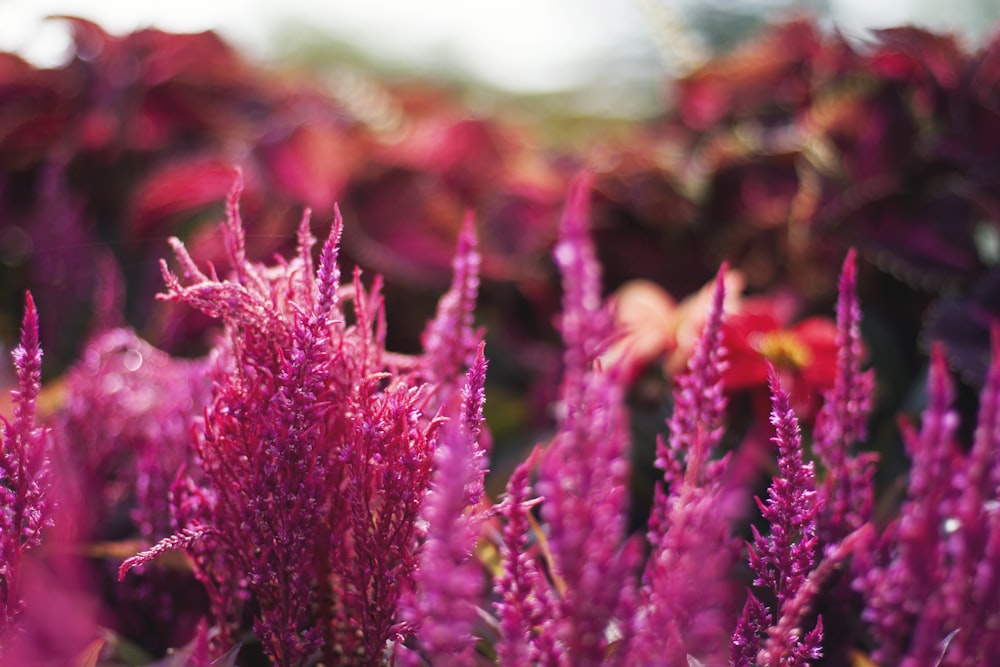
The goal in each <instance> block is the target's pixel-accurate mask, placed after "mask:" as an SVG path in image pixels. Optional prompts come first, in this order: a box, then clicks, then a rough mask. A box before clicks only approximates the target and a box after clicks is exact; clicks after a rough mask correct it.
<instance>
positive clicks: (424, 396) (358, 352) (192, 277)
mask: <svg viewBox="0 0 1000 667" xmlns="http://www.w3.org/2000/svg"><path fill="white" fill-rule="evenodd" d="M239 191H240V188H239V184H237V186H236V187H235V188H234V190H233V192H232V193H231V195H230V198H229V202H228V207H227V219H226V223H225V228H224V235H225V242H226V247H227V250H228V254H229V259H230V262H231V263H232V265H233V270H234V274H233V277H232V279H229V280H220V279H218V278H217V277H216V275H215V273H214V270H213V271H212V272H210V274H209V275H205V274H204V273H202V272H201V271H200V270H199V269H198V268H197V266H196V265H195V263H194V261H193V260H192V259H191V257H190V256H189V255H188V254H187V252H186V251H185V249H184V247H183V245H182V244H180V242H179V241H174V242H173V244H174V247H175V250H176V252H177V256H178V260H179V261H180V263H181V266H182V268H183V272H184V276H185V282H187V283H189V284H186V285H185V284H183V283H182V282H181V280H180V279H179V278H178V277H177V276H175V275H174V274H173V273H171V272H169V271H168V270H167V269H166V268H165V265H164V276H165V279H166V282H167V286H168V293H167V294H166V295H165V297H164V298H166V299H170V300H178V301H182V302H185V303H188V304H190V305H193V306H195V307H196V308H198V309H200V310H202V311H203V312H205V313H208V314H209V315H212V316H215V317H221V318H222V319H223V321H224V322H225V323H226V326H227V339H226V341H225V343H224V347H225V349H226V351H227V354H228V355H231V363H230V366H229V367H228V369H227V372H226V373H225V374H224V376H223V377H221V378H220V379H219V380H218V381H217V383H216V387H215V390H214V393H213V397H212V400H211V402H210V403H209V405H208V407H207V408H206V411H205V417H204V424H203V425H201V426H199V428H198V429H197V433H196V439H195V451H196V454H197V457H198V460H199V469H198V470H197V473H198V476H197V477H196V478H195V479H193V480H191V481H188V482H185V483H183V484H181V485H179V486H178V487H177V488H176V490H175V493H174V495H175V502H174V505H175V513H176V516H177V519H178V528H179V529H180V530H181V531H182V532H181V533H179V534H178V538H177V539H179V540H180V542H179V543H178V546H183V547H184V548H185V549H186V550H187V551H188V552H189V553H191V554H192V556H194V559H195V562H196V564H197V566H198V569H199V573H200V576H201V577H202V578H203V580H204V581H205V583H206V586H207V589H208V591H209V595H210V597H211V598H212V601H213V605H214V610H215V614H216V616H217V619H216V620H217V621H218V622H219V623H220V625H221V629H222V630H223V633H224V637H231V636H232V633H233V632H234V631H235V630H236V629H237V627H236V625H234V621H235V620H236V619H238V618H239V612H240V600H241V599H243V598H245V597H246V596H247V595H249V596H251V597H252V600H253V608H255V609H257V612H256V614H255V618H254V630H255V632H256V633H257V634H258V636H259V637H260V638H261V641H262V642H263V644H264V647H265V650H266V651H267V653H268V655H269V656H270V657H271V659H272V660H273V661H274V663H275V664H277V665H281V666H298V665H302V664H304V663H305V662H306V661H307V660H308V659H309V657H310V656H311V655H313V654H314V653H315V652H316V651H319V652H320V654H321V655H322V659H323V661H324V662H325V663H326V664H329V665H337V664H371V665H374V664H378V663H380V662H381V660H382V658H383V653H384V651H385V650H386V647H387V643H389V642H390V641H392V640H395V639H399V638H401V637H402V636H403V634H405V633H406V631H407V625H406V624H405V623H403V622H402V621H401V619H400V618H399V616H398V603H399V599H400V595H401V594H402V592H403V590H404V589H406V588H408V587H410V586H411V584H412V577H413V572H414V569H415V568H416V567H417V558H416V553H415V550H416V545H417V537H418V530H417V519H418V512H419V509H420V505H421V503H422V501H423V499H424V495H425V492H426V490H427V488H428V484H429V481H430V475H431V468H432V462H433V456H434V450H435V446H436V443H437V438H438V427H439V421H438V420H436V419H435V415H436V410H435V412H427V406H428V405H433V404H434V394H435V392H436V391H437V390H438V388H439V387H442V386H443V385H444V384H446V383H448V382H451V383H454V385H455V386H458V385H459V383H460V382H461V377H460V376H459V377H454V378H445V377H444V375H445V372H446V371H445V370H443V369H439V368H438V366H439V365H438V366H435V365H434V364H431V366H434V367H435V369H436V370H437V372H438V376H437V377H435V380H436V382H435V383H433V384H431V383H428V382H427V381H426V379H425V375H426V369H427V368H428V363H427V362H426V361H425V360H423V359H420V358H416V359H414V358H409V357H403V356H401V355H393V354H390V353H388V352H386V350H385V349H384V336H385V322H384V316H383V313H382V305H381V299H380V295H379V289H380V283H379V281H378V280H376V281H375V283H374V285H373V287H372V288H371V289H370V290H366V289H365V288H364V286H363V285H362V283H361V277H360V272H358V271H355V273H354V278H353V281H352V282H351V284H349V285H341V284H340V272H339V270H338V267H337V251H338V242H339V238H340V230H341V226H342V223H341V222H340V219H339V217H338V218H337V220H336V221H335V223H334V228H333V230H332V232H331V234H330V237H329V239H328V240H327V242H326V243H325V245H324V247H323V250H322V252H321V253H320V261H319V267H318V269H317V270H316V271H315V272H314V270H313V263H312V256H311V248H312V245H313V243H314V239H313V238H312V235H311V234H310V233H309V226H308V224H309V220H308V216H306V217H304V218H303V221H302V224H301V225H300V229H299V234H298V238H299V250H298V254H297V256H296V257H295V258H294V259H292V260H291V261H289V262H287V263H281V264H279V265H277V266H274V267H265V266H260V265H255V264H251V263H249V262H248V261H247V260H246V251H245V247H244V230H243V227H242V223H241V221H240V218H239V212H238V208H237V206H238V196H239ZM467 245H469V248H472V247H474V244H467ZM472 257H473V251H472V250H468V252H466V253H465V254H464V256H463V260H462V261H463V262H465V263H466V265H467V266H468V267H469V269H468V270H467V271H466V273H465V274H464V275H463V277H462V278H461V279H460V280H461V281H462V282H463V283H466V284H463V285H460V286H457V287H456V288H455V290H454V291H453V292H452V293H456V292H457V293H459V294H462V295H463V297H462V299H461V300H460V301H459V305H458V306H457V307H454V308H444V307H443V308H442V309H441V310H440V311H439V312H440V313H444V315H443V317H447V318H454V317H457V316H460V315H461V313H459V312H458V311H460V310H461V309H462V308H464V307H466V306H467V304H468V303H469V300H468V294H469V290H470V287H469V286H470V285H471V290H472V294H473V295H474V289H475V288H474V286H475V279H476V278H475V276H476V274H475V262H474V261H473V260H472ZM348 301H353V309H352V311H351V312H347V311H346V310H345V309H344V303H345V302H348ZM460 320H461V321H457V320H453V321H455V322H456V326H457V327H459V328H460V329H461V328H462V327H463V326H464V325H463V322H465V321H466V320H465V319H464V316H462V317H460ZM470 336H472V333H471V331H459V332H458V335H457V336H456V340H457V341H459V343H460V344H461V345H464V344H465V343H466V341H468V340H470ZM461 345H460V346H459V347H457V348H452V347H451V346H449V345H445V346H444V348H443V349H442V352H441V354H442V355H443V357H442V358H452V359H458V360H461V359H462V355H463V353H462V352H461V350H462V349H463V348H462V347H461ZM442 391H444V390H443V389H442ZM445 394H449V392H447V391H446V392H445ZM185 529H186V530H187V531H188V532H186V533H185V532H183V531H184V530H185ZM166 546H170V545H166ZM158 548H159V549H162V548H163V546H161V547H158ZM155 551H156V548H154V550H153V551H152V552H148V553H147V554H146V555H143V556H141V557H140V558H139V559H138V560H136V561H133V563H138V562H143V561H145V560H147V559H148V558H149V557H150V556H152V555H154V552H155ZM123 574H124V569H123Z"/></svg>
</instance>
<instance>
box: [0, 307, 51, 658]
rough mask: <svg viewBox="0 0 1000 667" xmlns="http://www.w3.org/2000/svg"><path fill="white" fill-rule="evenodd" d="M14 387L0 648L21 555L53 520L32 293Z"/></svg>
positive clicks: (0, 497)
mask: <svg viewBox="0 0 1000 667" xmlns="http://www.w3.org/2000/svg"><path fill="white" fill-rule="evenodd" d="M11 356H12V357H13V358H14V368H15V370H16V373H17V389H16V390H14V391H13V392H12V397H13V399H14V400H13V402H14V415H13V420H12V421H8V420H7V419H5V418H2V417H0V420H2V438H0V647H2V645H3V642H2V637H3V636H4V635H5V634H6V632H7V631H8V630H9V629H11V628H12V626H13V625H14V623H15V622H16V618H17V616H18V613H19V612H20V610H21V606H22V600H21V594H20V590H19V588H18V582H19V580H20V573H21V559H22V557H23V555H24V553H25V552H26V551H27V550H29V549H32V548H34V547H37V546H38V545H39V543H40V542H41V531H42V529H43V528H44V527H45V526H46V525H48V524H49V523H50V521H51V517H50V511H49V510H50V508H49V491H50V487H51V480H50V474H49V461H48V452H47V448H48V445H47V437H48V436H47V431H46V429H45V428H43V427H42V426H40V425H39V424H38V423H37V421H36V414H37V402H38V394H39V392H40V391H41V385H42V382H41V378H42V348H41V346H40V345H39V343H38V311H37V310H36V309H35V301H34V299H32V298H31V293H30V292H29V293H26V294H25V297H24V319H23V322H22V325H21V343H20V345H18V346H17V347H15V348H14V350H13V352H12V353H11Z"/></svg>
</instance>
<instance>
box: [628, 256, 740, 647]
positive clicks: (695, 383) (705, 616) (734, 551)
mask: <svg viewBox="0 0 1000 667" xmlns="http://www.w3.org/2000/svg"><path fill="white" fill-rule="evenodd" d="M725 271H726V267H725V265H723V266H722V268H721V269H720V270H719V274H718V277H717V279H716V283H715V291H714V293H713V299H712V304H711V308H710V311H709V314H708V318H707V321H706V324H705V327H704V329H703V330H702V332H701V335H700V337H699V339H698V342H697V344H696V346H695V351H694V353H693V354H692V356H691V359H690V360H689V362H688V370H687V372H686V373H685V374H684V375H682V376H681V377H680V378H678V380H677V386H676V387H675V389H674V411H673V414H672V416H671V417H670V419H669V421H668V427H669V438H668V439H664V438H662V437H661V438H660V439H659V441H658V443H657V458H656V465H657V467H659V468H660V469H661V470H663V471H664V483H666V484H667V485H669V487H668V488H667V489H664V487H663V486H661V485H657V486H656V488H655V492H654V493H655V495H654V500H653V509H652V512H651V516H650V522H649V533H648V537H649V543H650V547H651V553H650V557H649V560H648V561H647V563H646V571H645V576H644V577H643V584H642V587H641V589H640V613H639V620H638V623H637V629H636V648H635V656H634V659H635V660H636V661H637V662H641V663H657V662H661V661H664V662H665V663H666V664H684V663H685V662H686V660H687V659H688V656H691V657H693V658H695V659H697V660H704V661H706V662H708V663H714V662H719V661H722V660H724V659H725V653H726V651H727V646H728V640H729V638H730V635H731V634H732V621H731V617H732V615H733V614H735V612H736V609H735V608H733V605H734V604H735V591H733V590H732V586H731V584H730V583H729V580H728V579H729V573H730V572H731V571H732V570H733V567H734V565H735V564H736V559H737V555H738V543H737V541H736V540H735V539H734V538H733V537H732V536H731V535H730V523H731V521H732V519H733V518H734V517H733V516H732V511H731V510H730V509H728V508H729V507H730V506H732V503H731V502H728V499H727V494H728V493H730V491H729V490H728V489H726V488H724V486H723V483H722V472H723V471H724V467H725V465H726V460H725V459H723V460H718V461H712V460H710V456H711V454H712V450H713V449H715V447H716V446H717V445H718V444H719V440H720V439H721V437H722V433H723V430H724V423H723V416H724V413H725V407H726V400H725V396H724V395H723V384H722V372H723V371H724V369H725V361H723V356H724V355H725V350H724V349H723V347H722V321H723V318H724V313H723V307H722V306H723V301H724V299H725V285H724V283H723V276H724V275H725Z"/></svg>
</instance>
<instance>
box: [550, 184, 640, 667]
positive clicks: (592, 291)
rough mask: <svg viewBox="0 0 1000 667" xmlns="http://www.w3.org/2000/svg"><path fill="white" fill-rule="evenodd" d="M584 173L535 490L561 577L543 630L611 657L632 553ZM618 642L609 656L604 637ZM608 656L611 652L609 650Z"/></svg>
mask: <svg viewBox="0 0 1000 667" xmlns="http://www.w3.org/2000/svg"><path fill="white" fill-rule="evenodd" d="M590 181H591V179H590V177H589V176H588V175H581V176H580V177H578V178H577V179H576V180H575V181H574V182H573V185H572V187H571V190H570V195H569V201H568V203H567V207H566V211H565V212H564V214H563V218H562V226H561V230H560V239H559V242H558V244H557V245H556V249H555V260H556V263H557V264H558V266H559V269H560V271H561V272H562V279H563V309H562V317H561V320H560V323H561V324H560V328H561V331H562V336H563V340H564V342H565V346H566V349H565V354H564V357H563V359H564V364H565V368H564V371H563V373H564V375H563V381H562V386H561V388H560V404H559V410H560V413H559V415H558V424H557V434H556V437H555V439H554V440H553V442H552V444H551V445H550V447H549V449H548V451H547V452H546V454H545V457H544V458H543V460H542V462H541V465H540V472H539V479H538V482H537V486H536V488H537V490H538V493H539V494H540V495H541V496H542V497H543V498H544V502H543V504H542V508H541V512H542V518H543V519H544V520H545V522H546V524H547V526H548V529H549V542H548V543H549V548H550V550H551V553H552V559H553V567H554V568H555V572H553V575H554V576H555V577H558V578H560V579H561V580H562V581H563V582H565V589H564V590H561V591H560V593H561V597H560V599H559V601H558V604H557V608H556V610H555V614H554V615H553V617H552V618H550V619H549V623H548V624H547V625H548V627H547V628H546V630H545V631H547V632H553V633H554V637H555V640H556V641H557V642H558V643H559V645H560V649H561V654H562V655H561V664H567V665H577V666H585V665H599V664H608V663H607V662H606V661H609V660H610V661H614V660H615V659H621V657H622V656H623V655H624V654H625V651H624V650H620V649H622V648H624V647H626V646H627V645H628V641H629V639H630V628H629V627H628V626H629V621H630V618H631V611H630V610H628V608H627V607H628V606H629V604H630V603H631V602H630V601H631V598H632V596H633V595H634V592H633V584H632V583H631V577H632V569H633V567H634V566H635V555H636V554H635V551H634V549H632V548H624V547H625V503H626V500H627V498H626V493H627V490H628V458H627V451H626V447H627V445H628V429H627V424H626V420H625V412H624V405H623V390H622V387H621V383H620V381H619V379H618V378H617V376H616V374H615V371H614V369H608V370H606V369H603V368H601V367H600V366H599V364H597V363H595V362H596V361H597V359H598V357H599V356H600V354H601V352H603V350H604V348H605V346H606V345H607V343H608V341H609V339H610V337H611V334H612V319H611V315H610V313H609V311H608V309H607V308H606V307H605V305H604V302H603V300H602V298H601V283H600V267H599V266H598V264H597V260H596V259H595V256H594V248H593V245H592V242H591V240H590V238H589V236H588V234H587V228H586V216H587V203H588V202H587V200H588V197H589V193H590ZM616 635H617V636H619V637H621V639H620V640H619V642H618V643H619V646H618V648H619V650H617V651H615V652H614V656H612V655H610V654H609V648H610V644H611V643H612V640H611V639H610V637H613V636H616ZM615 656H616V657H615Z"/></svg>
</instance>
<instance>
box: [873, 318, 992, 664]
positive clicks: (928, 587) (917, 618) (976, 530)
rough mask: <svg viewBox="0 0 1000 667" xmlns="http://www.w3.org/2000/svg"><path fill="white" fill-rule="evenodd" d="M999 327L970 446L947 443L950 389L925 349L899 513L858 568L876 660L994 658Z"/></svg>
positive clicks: (936, 358)
mask: <svg viewBox="0 0 1000 667" xmlns="http://www.w3.org/2000/svg"><path fill="white" fill-rule="evenodd" d="M998 369H1000V327H998V326H997V325H995V326H994V329H993V353H992V357H991V361H990V365H989V370H988V371H987V376H986V377H987V381H986V385H985V386H984V387H983V392H982V395H981V398H980V412H979V421H978V424H977V427H976V433H975V438H974V443H973V447H972V450H971V451H970V452H969V454H968V455H966V456H962V455H961V454H960V453H959V452H958V451H957V449H956V447H955V444H956V441H955V436H956V429H957V427H958V419H957V415H956V413H955V412H954V410H953V409H952V401H953V400H954V387H953V385H952V382H951V379H950V378H949V376H948V369H947V367H946V364H945V360H944V352H943V350H942V348H941V346H940V345H935V346H934V348H933V350H932V358H931V366H930V377H929V382H928V386H929V400H928V405H927V408H926V409H925V410H924V413H923V421H922V424H921V427H920V431H919V433H917V432H914V431H913V429H912V428H910V427H907V428H906V429H905V430H904V436H905V442H906V445H907V449H908V451H909V453H910V455H911V456H912V457H913V467H912V469H911V471H910V483H909V490H908V498H907V500H906V502H905V503H904V504H903V507H902V508H901V510H900V515H899V518H898V519H897V520H896V521H895V522H894V523H893V524H892V525H891V526H890V527H889V528H888V529H887V530H886V532H885V533H884V534H883V536H882V539H881V542H880V543H879V544H878V545H876V548H874V549H873V550H872V552H871V553H869V554H868V555H867V557H866V559H865V560H864V561H863V562H862V563H861V565H860V566H859V567H858V568H857V569H858V570H859V572H858V575H857V578H856V581H855V586H856V587H857V588H858V589H859V590H860V591H861V592H862V593H863V594H864V595H865V598H866V608H865V611H864V614H863V618H864V619H865V620H867V621H868V622H869V623H870V624H871V629H872V634H873V636H874V637H875V639H876V641H877V646H876V649H875V651H874V652H873V657H874V658H875V660H876V661H878V662H879V663H880V664H899V665H902V666H903V667H917V666H918V665H925V664H936V665H942V666H943V667H973V666H974V665H989V664H994V663H995V662H996V661H997V660H1000V641H998V639H997V632H996V628H997V623H998V620H1000V595H998V594H997V583H998V581H1000V577H998V574H997V573H998V572H1000V537H998V536H1000V512H997V506H998V504H1000V459H998V458H997V455H996V453H997V448H998V446H1000V426H998V422H1000V420H998V417H997V415H998V398H997V397H998V396H1000V370H998Z"/></svg>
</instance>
